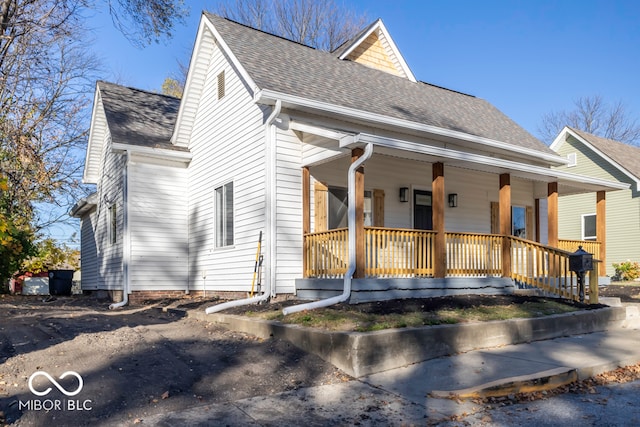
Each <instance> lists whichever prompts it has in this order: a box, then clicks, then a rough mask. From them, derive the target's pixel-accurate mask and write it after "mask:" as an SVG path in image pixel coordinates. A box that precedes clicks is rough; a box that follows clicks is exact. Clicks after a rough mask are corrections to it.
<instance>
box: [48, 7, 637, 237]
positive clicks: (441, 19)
mask: <svg viewBox="0 0 640 427" xmlns="http://www.w3.org/2000/svg"><path fill="white" fill-rule="evenodd" d="M337 2H340V0H337ZM186 3H187V4H188V5H189V6H190V8H191V15H190V17H189V18H188V19H187V21H186V22H185V24H184V25H180V26H178V27H177V28H176V31H175V36H174V38H173V39H171V40H169V41H166V42H164V43H161V44H158V45H152V46H149V47H146V48H144V49H139V48H136V47H134V46H133V45H131V43H130V42H129V41H128V40H126V39H125V37H124V36H122V34H120V33H119V32H118V31H117V30H116V29H115V28H114V27H113V25H112V23H111V19H110V17H109V16H108V15H106V14H105V13H97V14H96V15H95V16H94V17H93V18H92V22H91V24H92V25H93V26H94V27H95V28H96V30H95V34H94V37H95V39H96V41H95V43H94V44H93V46H94V53H95V54H96V55H97V56H98V57H99V58H100V59H101V61H102V64H103V68H104V72H103V73H102V75H101V79H103V80H107V81H113V82H116V83H119V84H124V85H127V86H133V87H137V88H140V89H146V90H160V87H161V85H162V82H163V81H164V79H165V78H166V77H167V76H169V75H171V74H172V73H174V72H175V71H176V70H177V68H178V66H177V62H178V61H179V60H180V61H182V62H184V63H186V62H188V59H189V57H190V55H191V50H192V47H193V42H194V40H195V37H196V31H197V29H198V22H199V19H200V14H201V11H202V10H203V9H207V10H213V9H214V6H215V5H216V4H217V2H216V1H204V0H195V1H188V0H187V1H186ZM344 4H345V5H346V7H348V8H351V9H353V10H354V11H356V12H358V13H364V14H366V16H367V17H368V18H369V20H370V21H373V20H374V19H377V18H382V20H383V22H384V24H385V26H386V27H387V29H388V30H389V32H390V34H391V37H392V38H393V39H394V41H395V43H396V45H397V46H398V48H399V49H400V51H401V53H402V55H403V56H404V58H405V60H406V61H407V63H408V65H409V67H410V68H411V69H412V71H413V73H414V74H415V76H416V77H417V78H418V79H419V80H422V81H426V82H428V83H432V84H436V85H439V86H443V87H446V88H449V89H453V90H457V91H460V92H464V93H468V94H471V95H475V96H477V97H480V98H483V99H486V100H487V101H489V102H490V103H492V104H493V105H495V106H496V107H497V108H498V109H500V110H501V111H502V112H504V113H505V114H506V115H507V116H509V117H511V118H512V119H513V120H514V121H515V122H517V123H518V124H520V125H521V126H523V127H524V128H525V129H527V130H528V131H529V132H531V133H532V134H534V135H536V136H537V127H538V125H539V123H540V120H541V117H542V116H543V115H544V114H545V113H548V112H550V111H559V110H567V109H571V108H572V105H573V101H574V100H575V99H576V98H578V97H581V96H591V95H600V96H602V97H603V99H604V100H606V101H608V102H618V101H622V102H623V103H624V104H625V105H626V106H627V109H628V112H629V114H630V115H631V116H632V117H634V118H637V120H638V121H639V122H640V82H639V76H640V2H638V1H637V0H630V1H623V0H607V1H595V0H580V1H575V0H573V1H572V0H565V1H547V0H529V1H525V0H522V1H518V0H512V1H507V0H502V1H498V0H485V1H481V0H421V1H401V0H396V1H389V0H366V1H363V0H358V1H348V0H345V1H344ZM73 231H77V230H71V229H69V228H68V227H56V228H55V229H52V230H51V234H52V235H53V236H54V237H56V238H59V239H61V240H65V238H66V237H67V236H69V235H70V234H71V233H72V232H73Z"/></svg>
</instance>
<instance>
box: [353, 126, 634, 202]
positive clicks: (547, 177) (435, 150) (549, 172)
mask: <svg viewBox="0 0 640 427" xmlns="http://www.w3.org/2000/svg"><path fill="white" fill-rule="evenodd" d="M354 143H356V144H357V143H372V144H374V145H379V146H382V147H387V148H392V149H398V150H406V151H411V152H414V153H420V154H426V155H429V156H436V157H440V158H445V159H452V160H458V161H462V162H468V163H476V164H481V165H483V166H484V167H487V166H489V167H492V168H496V169H497V170H505V171H518V172H523V173H526V174H531V175H536V176H538V177H540V180H542V181H546V182H552V181H555V180H564V181H569V182H575V183H584V184H588V185H593V186H600V187H603V188H608V189H610V190H625V189H628V188H629V184H626V183H619V182H613V181H606V180H602V179H597V178H591V177H587V176H582V175H576V174H572V173H568V172H563V171H560V170H557V169H549V168H544V167H541V166H535V165H528V164H525V163H518V162H514V161H510V160H503V159H497V158H495V157H487V156H483V155H479V154H474V153H467V152H462V151H457V150H451V149H448V148H441V147H432V146H429V145H424V144H418V143H415V142H410V141H402V140H398V139H393V138H386V137H381V136H377V135H370V134H364V133H360V134H358V135H356V138H355V141H354Z"/></svg>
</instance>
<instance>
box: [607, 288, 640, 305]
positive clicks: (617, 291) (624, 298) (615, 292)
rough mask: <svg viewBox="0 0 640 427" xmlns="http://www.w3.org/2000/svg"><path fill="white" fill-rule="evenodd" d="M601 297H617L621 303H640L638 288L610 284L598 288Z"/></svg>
mask: <svg viewBox="0 0 640 427" xmlns="http://www.w3.org/2000/svg"><path fill="white" fill-rule="evenodd" d="M600 295H601V296H603V297H618V298H620V301H621V302H623V303H640V286H630V285H618V284H612V285H609V286H604V287H602V288H600Z"/></svg>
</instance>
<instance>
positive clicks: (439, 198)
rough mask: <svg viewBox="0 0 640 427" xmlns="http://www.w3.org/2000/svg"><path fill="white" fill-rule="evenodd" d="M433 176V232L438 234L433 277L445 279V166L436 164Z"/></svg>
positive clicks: (434, 251) (434, 252) (434, 253)
mask: <svg viewBox="0 0 640 427" xmlns="http://www.w3.org/2000/svg"><path fill="white" fill-rule="evenodd" d="M432 175H433V182H432V184H431V194H432V220H433V231H435V232H436V236H435V241H434V248H433V275H434V277H436V278H443V277H445V275H446V274H447V246H446V240H445V235H444V164H443V163H441V162H438V163H434V164H433V166H432Z"/></svg>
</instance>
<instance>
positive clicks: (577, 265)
mask: <svg viewBox="0 0 640 427" xmlns="http://www.w3.org/2000/svg"><path fill="white" fill-rule="evenodd" d="M569 270H571V271H573V272H576V273H583V272H585V271H591V270H593V255H592V254H590V253H589V252H587V251H585V250H584V249H582V246H578V250H577V251H575V252H574V253H572V254H570V255H569Z"/></svg>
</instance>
